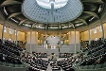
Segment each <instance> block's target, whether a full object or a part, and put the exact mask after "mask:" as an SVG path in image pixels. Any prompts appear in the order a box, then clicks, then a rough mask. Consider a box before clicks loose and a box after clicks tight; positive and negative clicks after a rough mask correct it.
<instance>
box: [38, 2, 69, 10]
mask: <svg viewBox="0 0 106 71" xmlns="http://www.w3.org/2000/svg"><path fill="white" fill-rule="evenodd" d="M36 1H37V4H38V5H39V6H41V7H42V8H46V9H51V8H52V7H51V5H54V9H58V8H61V7H64V6H65V5H66V4H67V2H68V0H36Z"/></svg>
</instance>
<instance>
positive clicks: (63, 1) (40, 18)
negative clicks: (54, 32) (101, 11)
mask: <svg viewBox="0 0 106 71" xmlns="http://www.w3.org/2000/svg"><path fill="white" fill-rule="evenodd" d="M42 7H43V8H42ZM82 11H83V5H82V3H81V1H80V0H25V1H24V2H23V4H22V12H23V14H24V16H26V17H27V18H29V19H30V20H32V21H35V22H40V23H46V24H54V23H56V24H57V23H65V22H68V21H72V20H75V19H76V18H77V17H79V16H80V15H81V14H82Z"/></svg>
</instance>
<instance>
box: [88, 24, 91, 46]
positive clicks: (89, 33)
mask: <svg viewBox="0 0 106 71" xmlns="http://www.w3.org/2000/svg"><path fill="white" fill-rule="evenodd" d="M90 35H91V31H90V28H89V26H88V39H89V45H90V44H91V37H90Z"/></svg>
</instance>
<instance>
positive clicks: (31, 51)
mask: <svg viewBox="0 0 106 71" xmlns="http://www.w3.org/2000/svg"><path fill="white" fill-rule="evenodd" d="M31 46H32V29H31V30H30V53H32V47H31Z"/></svg>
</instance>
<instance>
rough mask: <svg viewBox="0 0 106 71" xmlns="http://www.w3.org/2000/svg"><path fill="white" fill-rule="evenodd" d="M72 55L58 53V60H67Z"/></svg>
mask: <svg viewBox="0 0 106 71" xmlns="http://www.w3.org/2000/svg"><path fill="white" fill-rule="evenodd" d="M72 55H73V53H59V58H69V57H71V56H72Z"/></svg>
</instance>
